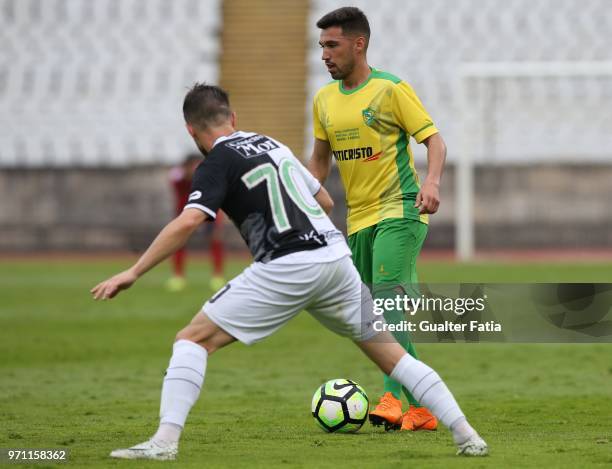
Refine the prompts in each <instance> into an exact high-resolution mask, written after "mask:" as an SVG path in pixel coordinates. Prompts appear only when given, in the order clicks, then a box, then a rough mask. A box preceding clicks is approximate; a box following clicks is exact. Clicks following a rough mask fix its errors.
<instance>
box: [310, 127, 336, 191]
mask: <svg viewBox="0 0 612 469" xmlns="http://www.w3.org/2000/svg"><path fill="white" fill-rule="evenodd" d="M307 167H308V171H310V172H311V174H312V175H313V176H314V177H316V178H317V179H318V180H319V182H320V183H321V184H323V183H325V180H326V179H327V177H328V176H329V172H330V170H331V148H330V146H329V142H328V141H327V140H320V139H318V138H315V141H314V148H313V150H312V157H311V158H310V160H309V161H308V165H307Z"/></svg>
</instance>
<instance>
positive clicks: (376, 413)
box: [309, 7, 446, 431]
mask: <svg viewBox="0 0 612 469" xmlns="http://www.w3.org/2000/svg"><path fill="white" fill-rule="evenodd" d="M317 27H319V28H320V29H321V36H320V41H319V44H320V46H321V48H322V51H323V52H322V59H323V61H324V62H325V65H326V67H327V70H328V71H329V73H330V74H331V76H332V78H333V79H334V81H332V82H331V83H328V84H327V85H325V86H324V87H323V88H321V89H320V90H319V91H318V93H317V94H316V96H315V98H314V105H313V119H314V136H315V142H314V150H313V155H312V158H311V159H310V162H309V169H310V171H311V172H312V174H313V175H314V176H315V177H316V178H317V179H319V181H321V182H324V181H325V179H326V178H327V176H328V175H329V171H330V165H331V156H332V155H333V157H334V159H335V160H336V164H337V165H338V169H339V171H340V176H341V178H342V182H343V184H344V188H345V191H346V203H347V208H348V215H347V227H348V236H349V246H350V248H351V251H352V254H353V262H354V263H355V266H356V267H357V270H358V271H359V273H360V275H361V279H362V280H363V282H364V283H366V284H368V285H371V287H372V290H373V291H372V293H373V295H374V297H375V298H387V297H395V296H396V295H398V294H400V295H404V294H408V295H410V294H411V293H412V294H414V293H415V292H416V291H417V290H416V288H415V286H414V285H415V284H416V283H417V282H418V280H417V273H416V260H417V256H418V254H419V252H420V250H421V246H422V244H423V241H424V240H425V236H426V234H427V224H428V214H431V213H435V212H436V211H437V210H438V205H439V203H440V195H439V186H440V177H441V174H442V168H443V166H444V161H445V159H446V146H445V144H444V141H443V140H442V137H441V136H440V134H439V132H438V129H436V127H435V126H434V124H433V122H432V120H431V118H430V117H429V115H428V114H427V112H426V111H425V108H424V107H423V105H422V104H421V101H420V100H419V98H418V97H417V96H416V94H415V93H414V91H413V90H412V88H411V87H410V85H408V84H407V83H406V82H404V81H402V80H401V79H399V78H397V77H395V76H393V75H391V74H389V73H386V72H382V71H380V70H376V69H374V68H372V67H370V66H369V65H368V62H367V59H366V51H367V48H368V41H369V38H370V26H369V23H368V19H367V18H366V16H365V15H364V14H363V12H362V11H361V10H359V9H358V8H355V7H343V8H339V9H337V10H334V11H332V12H330V13H328V14H327V15H325V16H324V17H322V18H321V19H320V20H319V21H318V22H317ZM411 137H412V138H413V139H414V140H415V141H416V142H417V143H423V144H425V146H426V147H427V162H428V171H427V177H426V178H425V180H424V181H423V183H422V184H421V183H420V182H419V178H418V175H417V173H416V170H415V167H414V158H413V156H412V151H411V149H410V142H409V141H410V138H411ZM403 317H404V311H388V312H387V313H386V314H385V318H386V319H387V321H388V322H392V323H397V322H398V321H400V320H401V319H403ZM394 335H395V336H396V339H397V340H398V341H399V342H400V343H401V344H402V345H403V347H404V348H405V349H406V350H407V351H408V352H409V353H410V354H411V355H412V356H414V357H416V356H417V355H416V352H415V349H414V346H413V345H412V343H411V342H410V337H409V335H408V333H405V332H404V333H395V334H394ZM403 391H404V394H405V395H406V397H407V399H408V402H409V407H408V410H407V411H406V412H405V413H403V412H402V404H401V400H400V399H401V393H402V386H401V385H400V384H399V383H398V382H396V381H395V380H393V379H392V378H390V377H389V376H386V375H385V377H384V394H383V396H382V397H381V399H380V402H379V404H378V405H377V406H376V407H375V409H374V410H373V411H372V412H371V413H370V421H371V422H372V423H373V424H374V425H382V424H384V425H385V429H387V430H389V429H394V428H401V429H402V430H413V431H414V430H435V429H436V428H437V424H438V423H437V420H436V418H435V417H434V416H433V415H432V414H431V413H430V412H429V410H428V409H426V408H424V407H421V406H420V405H419V402H418V399H419V396H413V395H411V394H410V393H409V392H408V391H407V390H406V389H404V390H403Z"/></svg>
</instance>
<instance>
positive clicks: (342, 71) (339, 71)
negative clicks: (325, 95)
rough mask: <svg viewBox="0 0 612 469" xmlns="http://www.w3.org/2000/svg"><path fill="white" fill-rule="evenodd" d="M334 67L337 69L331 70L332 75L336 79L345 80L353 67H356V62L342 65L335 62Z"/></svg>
mask: <svg viewBox="0 0 612 469" xmlns="http://www.w3.org/2000/svg"><path fill="white" fill-rule="evenodd" d="M334 67H335V69H334V70H333V71H330V72H329V74H330V75H331V77H332V78H333V79H334V80H344V79H345V78H346V77H348V76H349V75H350V74H351V72H352V71H353V68H355V62H349V63H347V64H346V65H344V66H342V67H340V66H338V64H334Z"/></svg>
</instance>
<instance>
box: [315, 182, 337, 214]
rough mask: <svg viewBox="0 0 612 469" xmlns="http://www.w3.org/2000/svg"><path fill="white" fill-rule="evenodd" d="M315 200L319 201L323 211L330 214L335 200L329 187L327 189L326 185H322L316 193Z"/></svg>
mask: <svg viewBox="0 0 612 469" xmlns="http://www.w3.org/2000/svg"><path fill="white" fill-rule="evenodd" d="M315 200H316V201H317V202H318V203H319V205H320V206H321V208H322V209H323V211H324V212H325V213H327V214H328V215H329V214H330V212H331V211H332V209H333V208H334V201H333V200H332V198H331V196H330V195H329V192H327V189H325V187H323V186H321V189H319V192H317V193H316V195H315Z"/></svg>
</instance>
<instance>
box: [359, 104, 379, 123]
mask: <svg viewBox="0 0 612 469" xmlns="http://www.w3.org/2000/svg"><path fill="white" fill-rule="evenodd" d="M361 115H362V116H363V122H364V123H365V125H367V126H370V125H372V124H373V123H374V118H375V117H376V113H375V112H374V110H373V109H371V108H369V107H367V108H365V109H364V110H362V111H361Z"/></svg>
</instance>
